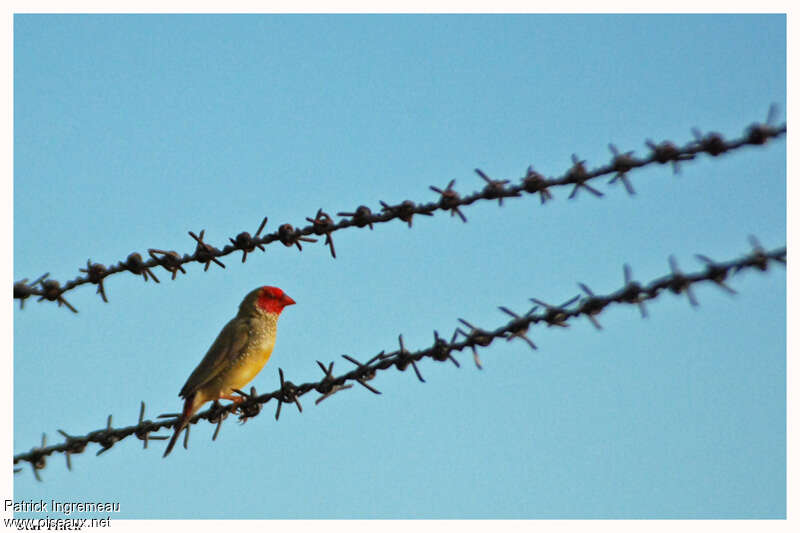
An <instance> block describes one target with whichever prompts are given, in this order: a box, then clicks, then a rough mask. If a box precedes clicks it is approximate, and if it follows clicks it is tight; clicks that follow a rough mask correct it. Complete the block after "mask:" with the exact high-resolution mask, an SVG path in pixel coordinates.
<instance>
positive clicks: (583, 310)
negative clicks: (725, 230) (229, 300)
mask: <svg viewBox="0 0 800 533" xmlns="http://www.w3.org/2000/svg"><path fill="white" fill-rule="evenodd" d="M750 241H751V245H752V250H751V251H750V253H748V254H747V255H745V256H744V257H742V258H740V259H735V260H731V261H728V262H717V261H713V260H711V259H709V258H708V257H706V256H703V255H697V256H696V257H697V258H698V259H699V260H700V261H702V262H703V264H704V265H705V269H703V270H701V271H698V272H695V273H690V274H687V273H683V272H681V271H680V270H679V269H678V266H677V262H676V260H675V258H674V257H672V256H670V258H669V265H670V271H671V272H670V274H668V275H666V276H662V277H660V278H657V279H655V280H653V281H651V282H650V283H649V284H647V285H641V284H640V283H638V282H636V281H634V280H633V278H632V275H631V269H630V267H629V266H628V265H624V268H623V273H624V285H623V286H622V287H621V288H619V289H618V290H616V291H615V292H612V293H610V294H607V295H605V296H603V295H597V294H595V293H594V292H592V290H591V289H589V287H588V286H586V285H585V284H583V283H579V284H578V285H579V287H580V288H581V289H582V291H583V292H584V294H585V295H584V296H583V297H580V296H575V297H573V298H571V299H569V300H567V301H566V302H565V303H564V304H561V305H551V304H548V303H546V302H543V301H541V300H538V299H536V298H531V301H532V302H533V303H534V304H536V305H534V307H533V308H531V309H530V310H528V311H527V312H525V313H516V312H514V311H512V310H510V309H509V308H507V307H500V310H501V311H502V312H503V313H505V314H507V315H509V316H510V320H509V321H508V322H506V323H505V324H503V325H501V326H499V327H497V328H496V329H493V330H487V329H482V328H480V327H477V326H474V325H472V324H471V323H469V322H468V321H466V320H464V319H462V318H459V319H458V320H459V321H460V322H461V324H463V325H464V326H465V327H466V328H467V330H466V331H465V330H464V329H462V328H461V327H456V328H455V330H454V332H453V334H452V337H451V338H450V340H449V341H447V340H445V338H443V337H440V336H439V333H438V332H437V331H434V332H433V335H434V342H433V344H432V345H431V346H429V347H427V348H423V349H421V350H418V351H415V352H411V351H409V350H408V349H407V348H406V346H405V344H404V342H403V336H402V335H400V336H399V339H398V342H399V348H398V349H396V350H394V351H389V352H387V351H386V350H383V351H381V352H380V353H378V354H377V355H375V356H373V357H372V358H370V359H369V360H367V361H366V362H365V363H362V362H361V361H359V360H358V359H356V358H354V357H352V356H350V355H342V357H343V358H344V359H345V360H347V361H349V362H350V363H352V364H354V365H355V368H354V369H352V370H350V371H349V372H346V373H344V374H342V375H340V376H338V377H336V376H334V375H333V362H331V363H330V364H329V365H328V366H325V365H324V364H323V363H321V362H320V361H317V364H318V365H319V367H320V369H321V370H322V372H323V374H324V377H323V378H322V379H321V380H320V381H317V382H310V383H303V384H301V385H295V384H294V383H292V382H291V381H289V380H288V379H285V376H284V373H283V369H280V368H279V369H278V373H279V377H280V384H281V385H280V388H279V389H277V390H275V391H273V392H271V393H267V394H262V395H258V394H257V393H256V390H255V387H251V389H250V392H249V393H246V392H243V391H236V392H237V393H238V394H240V395H242V396H243V398H244V400H243V401H241V402H239V403H238V404H230V405H225V406H223V405H221V404H219V403H218V402H214V403H213V404H212V405H211V407H210V408H209V409H207V410H205V411H203V412H201V413H198V414H196V415H195V416H194V417H192V419H191V424H195V423H197V422H199V421H200V420H203V419H205V420H208V421H209V422H211V423H213V424H216V426H217V427H216V429H215V431H214V435H213V438H212V439H213V440H215V439H216V438H217V435H218V434H219V431H220V427H221V425H222V422H223V420H225V419H226V418H227V416H228V415H229V414H231V413H236V414H238V416H239V419H240V420H241V421H243V422H244V421H247V420H248V419H250V418H253V417H255V416H258V415H259V414H260V412H261V410H262V406H263V404H266V403H267V402H269V401H270V400H273V399H274V400H277V401H278V405H277V408H276V412H275V418H276V420H277V419H278V418H279V417H280V413H281V408H282V405H283V404H284V403H287V404H289V403H291V404H294V405H295V406H296V407H297V409H298V411H300V412H301V413H302V411H303V408H302V405H301V404H300V397H301V396H303V395H305V394H307V393H309V392H311V391H316V392H318V393H319V394H320V396H319V397H318V398H317V399H316V402H315V403H317V404H318V403H320V402H321V401H322V400H324V399H326V398H329V397H330V396H331V395H333V394H334V393H336V392H338V391H341V390H345V389H348V388H351V387H352V386H353V385H354V384H355V383H358V384H360V385H361V386H363V387H364V388H366V389H367V390H369V391H370V392H372V393H374V394H381V392H380V391H378V390H377V389H376V388H375V387H373V386H372V385H370V384H369V383H367V382H368V381H371V380H372V379H373V378H374V377H375V376H376V374H377V372H378V371H384V370H387V369H389V368H391V367H395V368H397V369H398V370H401V371H404V370H406V369H407V368H408V367H409V366H411V367H412V368H413V370H414V373H415V374H416V377H417V378H418V379H419V381H421V382H424V381H425V379H424V378H423V376H422V373H421V371H420V369H419V367H418V366H417V363H418V362H419V361H421V360H422V359H423V358H425V357H430V358H431V359H434V360H436V361H440V362H446V361H450V362H452V363H453V364H454V365H455V366H456V367H460V364H459V362H458V361H457V360H456V358H455V356H454V353H455V352H460V351H462V350H464V349H467V348H469V349H470V350H471V351H472V352H473V358H474V362H475V364H476V366H477V367H478V368H481V361H480V359H479V358H478V347H486V346H489V345H490V344H491V343H492V342H494V341H495V340H497V339H501V338H505V339H506V340H508V341H512V340H514V339H522V340H523V341H525V342H526V343H527V344H528V345H529V346H530V347H531V348H532V349H538V347H537V346H536V345H535V344H534V343H533V341H532V340H531V339H530V338H529V337H528V330H529V328H530V327H531V326H534V325H538V324H545V325H548V326H561V327H568V321H570V320H572V319H574V318H577V317H579V316H581V315H584V316H586V317H587V318H588V319H589V320H590V321H591V323H592V324H593V325H594V326H595V327H596V328H598V329H599V328H601V326H600V323H599V322H598V320H597V316H598V315H599V314H600V313H602V312H603V311H604V310H605V309H606V308H607V307H608V306H609V305H610V304H612V303H618V304H628V305H637V306H639V309H640V312H641V314H642V317H646V316H647V314H646V309H645V307H644V302H646V301H648V300H651V299H654V298H657V297H658V296H659V295H660V294H661V293H663V292H664V291H670V292H672V293H674V294H686V296H687V298H688V300H689V303H690V304H691V305H693V306H696V305H698V302H697V298H696V296H695V295H694V293H693V291H692V286H693V285H695V284H697V283H701V282H711V283H714V284H715V285H717V286H718V287H720V288H721V289H722V290H724V291H725V292H727V293H732V292H734V291H733V289H731V288H730V287H729V286H728V285H727V284H726V283H725V282H726V280H727V279H728V277H730V276H731V275H733V274H736V273H738V272H740V271H742V270H745V269H756V270H760V271H766V270H768V268H769V265H770V263H771V262H778V263H781V264H784V265H785V264H786V247H782V248H778V249H775V250H771V251H766V250H764V248H763V247H762V246H761V245H760V244H759V243H758V241H757V240H756V239H755V238H754V237H751V238H750ZM540 307H541V308H542V310H541V311H539V309H540ZM459 336H460V337H463V339H461V340H458V338H459ZM348 382H350V383H348ZM144 412H145V404H144V402H142V403H141V406H140V411H139V420H138V423H137V424H136V425H133V426H127V427H122V428H113V427H112V425H111V415H109V416H108V419H107V422H106V426H105V428H103V429H99V430H96V431H93V432H91V433H88V434H87V435H83V436H72V435H69V434H68V433H66V432H65V431H63V430H60V429H59V430H58V431H59V433H61V435H62V436H64V438H65V441H64V442H62V443H59V444H54V445H51V446H47V441H46V436H45V435H43V436H42V444H41V446H37V447H34V448H32V449H31V450H30V451H29V452H26V453H20V454H18V455H15V456H14V464H15V465H16V464H18V463H20V462H23V461H24V462H27V463H29V464H30V465H31V466H32V468H33V472H34V475H35V476H36V478H37V479H39V473H38V471H39V470H41V469H43V468H44V467H45V466H46V458H47V457H48V456H49V455H51V454H52V453H55V452H60V453H64V454H65V456H66V460H67V467H68V468H70V469H71V468H72V463H71V460H70V456H71V455H74V454H78V453H82V452H83V451H84V450H85V449H86V446H87V445H88V444H89V443H91V442H95V443H98V444H99V445H100V449H99V450H98V451H97V455H100V454H101V453H104V452H106V451H107V450H108V449H110V448H111V447H112V446H114V444H116V443H117V442H119V441H121V440H122V439H124V438H126V437H128V436H130V435H136V437H137V438H139V439H140V440H142V441H143V447H144V448H147V445H148V441H150V440H157V439H164V438H167V437H166V436H162V435H150V433H152V432H154V431H159V430H161V429H165V428H172V427H174V426H175V424H176V423H177V420H178V416H179V415H178V414H168V415H161V416H160V417H159V418H168V419H165V420H160V421H158V422H153V421H151V420H145V419H144ZM191 424H190V425H191ZM189 427H190V426H187V432H186V436H185V439H184V447H186V446H187V442H188V435H189V432H188V429H189ZM20 470H21V469H15V472H19V471H20Z"/></svg>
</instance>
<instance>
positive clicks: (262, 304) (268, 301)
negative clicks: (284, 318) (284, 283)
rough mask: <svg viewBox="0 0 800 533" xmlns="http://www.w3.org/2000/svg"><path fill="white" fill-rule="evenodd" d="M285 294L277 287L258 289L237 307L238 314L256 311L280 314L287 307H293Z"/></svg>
mask: <svg viewBox="0 0 800 533" xmlns="http://www.w3.org/2000/svg"><path fill="white" fill-rule="evenodd" d="M294 304H295V301H294V300H292V298H290V297H289V296H288V295H287V294H286V293H285V292H283V291H282V290H281V289H279V288H278V287H269V286H264V287H259V288H258V289H255V290H253V291H251V292H250V294H248V295H247V296H246V297H245V299H244V300H243V301H242V305H240V306H239V313H242V312H252V311H254V310H258V311H261V312H265V313H274V314H278V315H279V314H281V311H283V308H284V307H286V306H287V305H294Z"/></svg>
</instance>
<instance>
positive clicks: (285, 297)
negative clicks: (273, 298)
mask: <svg viewBox="0 0 800 533" xmlns="http://www.w3.org/2000/svg"><path fill="white" fill-rule="evenodd" d="M281 303H282V304H283V306H284V307H286V306H287V305H294V304H296V303H297V302H295V301H294V300H292V298H291V297H290V296H289V295H288V294H285V293H284V295H283V298H281Z"/></svg>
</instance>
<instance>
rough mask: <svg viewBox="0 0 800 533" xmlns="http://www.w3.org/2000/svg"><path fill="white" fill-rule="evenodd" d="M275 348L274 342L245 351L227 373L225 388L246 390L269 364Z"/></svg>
mask: <svg viewBox="0 0 800 533" xmlns="http://www.w3.org/2000/svg"><path fill="white" fill-rule="evenodd" d="M274 346H275V343H274V342H263V343H258V344H256V345H255V346H251V347H249V348H248V349H246V350H244V351H243V352H242V354H241V355H240V356H239V357H237V358H236V360H234V361H233V362H232V364H231V366H230V369H229V370H228V372H226V379H225V380H224V381H225V383H224V384H225V388H226V389H228V390H230V389H244V387H245V385H247V384H248V383H250V381H252V379H253V378H254V377H256V375H257V374H258V373H259V372H261V369H262V368H264V365H265V364H267V361H268V360H269V356H270V355H272V348H273V347H274Z"/></svg>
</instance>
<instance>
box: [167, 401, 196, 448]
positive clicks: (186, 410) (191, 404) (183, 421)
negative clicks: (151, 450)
mask: <svg viewBox="0 0 800 533" xmlns="http://www.w3.org/2000/svg"><path fill="white" fill-rule="evenodd" d="M196 399H197V393H194V394H191V395H190V396H189V397H188V398H186V401H185V402H184V403H183V413H181V417H180V418H179V419H178V423H177V424H175V433H173V434H172V438H171V439H169V444H167V449H166V450H164V457H166V456H168V455H169V452H171V451H172V448H173V447H174V446H175V443H176V442H177V440H178V436H179V435H180V434H181V431H183V428H185V427H186V426H188V425H189V420H191V418H192V416H194V414H195V412H197V409H198V408H199V407H200V403H199V402H196V401H195V400H196Z"/></svg>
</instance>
